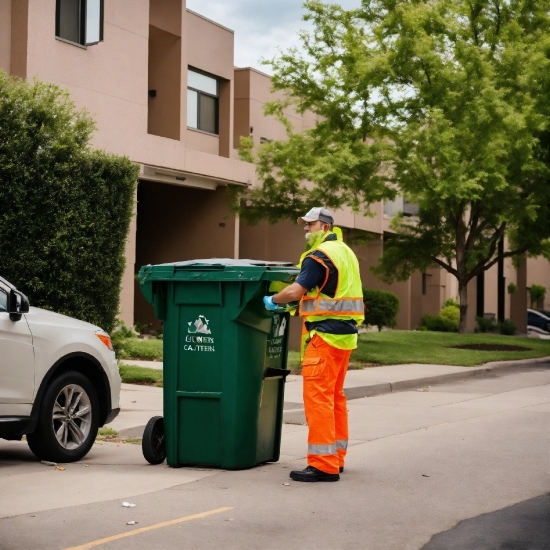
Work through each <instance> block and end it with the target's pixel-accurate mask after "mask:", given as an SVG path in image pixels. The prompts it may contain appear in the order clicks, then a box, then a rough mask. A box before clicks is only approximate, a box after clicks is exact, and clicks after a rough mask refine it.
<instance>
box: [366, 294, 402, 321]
mask: <svg viewBox="0 0 550 550" xmlns="http://www.w3.org/2000/svg"><path fill="white" fill-rule="evenodd" d="M363 300H364V302H365V306H366V310H365V323H366V324H367V325H372V326H376V327H378V330H382V327H390V328H392V327H394V326H395V325H396V323H397V319H396V317H397V313H398V311H399V298H398V297H397V296H396V295H395V294H394V293H393V292H389V291H387V290H368V289H364V290H363Z"/></svg>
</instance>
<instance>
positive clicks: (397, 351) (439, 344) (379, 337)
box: [351, 330, 550, 367]
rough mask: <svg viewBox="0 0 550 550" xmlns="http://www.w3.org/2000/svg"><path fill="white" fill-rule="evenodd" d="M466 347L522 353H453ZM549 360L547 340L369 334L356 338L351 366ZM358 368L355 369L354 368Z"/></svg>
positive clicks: (420, 333)
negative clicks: (501, 348) (516, 348)
mask: <svg viewBox="0 0 550 550" xmlns="http://www.w3.org/2000/svg"><path fill="white" fill-rule="evenodd" d="M466 344H504V345H508V346H523V347H525V348H528V349H527V350H525V351H478V350H466V349H453V346H461V345H466ZM544 356H550V340H539V339H537V338H522V337H516V336H501V335H496V334H486V333H485V334H457V333H452V332H430V331H405V330H403V331H401V330H394V331H388V332H369V333H367V334H361V335H359V347H358V348H357V349H356V350H355V351H354V352H353V355H352V358H351V360H352V362H354V363H356V364H357V363H367V364H372V363H374V364H378V365H399V364H405V363H432V364H439V365H457V366H465V367H472V366H476V365H482V364H483V363H488V362H489V361H506V360H511V359H528V358H532V357H544ZM357 366H358V365H357Z"/></svg>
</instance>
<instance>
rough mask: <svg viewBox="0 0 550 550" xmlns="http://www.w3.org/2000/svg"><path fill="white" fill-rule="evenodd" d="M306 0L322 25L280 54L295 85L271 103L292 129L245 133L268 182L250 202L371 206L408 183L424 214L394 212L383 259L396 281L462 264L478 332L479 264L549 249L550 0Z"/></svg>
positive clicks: (462, 294) (463, 307)
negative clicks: (256, 143)
mask: <svg viewBox="0 0 550 550" xmlns="http://www.w3.org/2000/svg"><path fill="white" fill-rule="evenodd" d="M305 7H306V10H307V13H306V15H305V19H306V20H308V21H311V22H312V23H313V30H312V31H311V32H303V33H302V35H301V39H302V45H303V52H300V51H298V50H297V49H292V50H289V51H288V52H286V53H283V54H281V55H280V56H279V57H278V58H276V59H274V60H271V61H270V62H269V63H270V64H271V67H272V69H273V71H274V76H273V87H274V89H275V90H285V91H286V92H287V100H286V103H285V101H276V102H274V103H272V104H271V105H270V106H269V108H268V112H269V113H271V114H273V115H275V116H277V117H278V118H279V119H280V120H281V121H283V122H284V123H285V124H287V131H288V139H287V140H286V141H284V142H274V143H270V144H265V145H262V146H261V147H260V148H259V150H258V151H257V152H254V151H251V149H250V142H247V141H246V140H245V141H244V143H243V145H244V147H243V155H244V156H245V157H246V156H248V158H249V159H252V158H253V157H255V160H256V162H257V163H258V175H259V179H260V180H261V181H262V186H261V187H259V188H257V189H255V190H253V191H252V192H251V193H250V194H249V195H248V196H246V203H243V204H245V206H242V207H241V215H242V216H243V217H244V219H247V220H249V221H251V222H255V221H257V220H259V219H261V218H262V217H264V218H265V217H266V213H267V217H268V219H269V221H276V220H277V219H280V218H282V217H294V216H296V215H297V214H298V213H299V212H303V211H304V208H307V207H308V206H310V205H312V204H324V205H326V206H328V207H333V208H338V207H341V206H343V205H348V206H351V207H352V208H353V209H354V210H355V211H362V212H364V213H365V214H367V215H368V213H369V208H368V206H369V203H371V202H374V201H377V200H381V199H391V198H393V197H394V196H395V195H396V194H399V195H402V196H404V197H405V198H406V199H407V201H410V202H414V203H416V204H418V206H419V212H418V215H417V216H415V217H413V218H408V217H404V216H402V215H401V216H397V217H396V218H395V219H394V222H393V229H394V230H395V235H394V236H393V238H390V239H388V240H387V243H386V244H385V249H384V254H383V257H382V258H381V260H380V262H379V264H378V266H377V267H376V268H375V273H377V274H378V275H379V277H380V278H381V279H383V280H385V281H386V282H392V281H394V280H396V279H397V280H406V279H407V278H408V277H410V275H411V274H412V273H413V272H414V271H415V270H425V269H427V268H428V267H430V266H434V265H437V266H440V267H441V268H443V269H445V270H447V271H448V272H449V273H451V274H452V275H454V276H455V277H456V278H457V280H458V287H459V298H460V328H459V330H460V331H461V332H464V331H465V329H466V313H467V308H468V294H467V285H468V283H469V281H470V280H472V278H474V277H475V276H476V275H478V274H480V273H482V272H483V271H484V270H486V269H489V268H490V267H491V266H492V265H494V264H495V263H496V262H498V261H499V259H501V258H504V257H512V258H514V259H517V258H519V257H520V256H521V255H523V254H528V255H539V254H542V253H546V254H548V252H549V250H550V245H549V240H548V239H549V237H550V177H549V174H550V162H549V157H550V152H549V147H548V145H549V143H550V139H549V133H548V132H549V130H550V125H549V120H550V116H549V115H550V18H549V13H550V11H549V9H550V3H549V2H548V0H429V1H427V0H408V1H404V0H364V1H363V3H362V6H361V8H359V9H356V10H349V11H346V10H343V9H342V8H340V7H339V6H337V5H326V4H323V3H322V2H319V1H308V2H306V3H305ZM289 104H292V105H293V106H294V107H295V108H296V109H297V110H298V112H302V113H303V112H305V111H306V110H309V111H312V112H313V113H314V114H316V115H317V116H318V122H317V124H316V126H315V127H314V128H312V129H311V130H308V131H306V132H304V133H302V134H295V133H293V132H292V128H291V125H290V123H289V122H288V119H287V118H286V117H285V108H286V107H287V106H288V105H289ZM238 198H239V199H242V197H238ZM501 239H505V242H506V243H507V246H506V247H505V248H504V250H502V249H501V248H500V247H499V242H500V241H501Z"/></svg>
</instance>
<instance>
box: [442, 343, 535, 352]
mask: <svg viewBox="0 0 550 550" xmlns="http://www.w3.org/2000/svg"><path fill="white" fill-rule="evenodd" d="M450 347H452V348H453V349H470V350H475V351H531V349H532V348H526V347H525V346H510V345H508V344H464V345H462V346H450Z"/></svg>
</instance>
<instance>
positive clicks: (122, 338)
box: [111, 320, 136, 357]
mask: <svg viewBox="0 0 550 550" xmlns="http://www.w3.org/2000/svg"><path fill="white" fill-rule="evenodd" d="M135 337H136V332H135V331H134V329H132V328H129V327H127V326H126V324H125V323H124V321H120V320H117V321H116V322H115V330H113V331H112V332H111V342H112V343H113V348H114V350H115V354H116V356H117V357H124V356H125V344H126V342H127V340H128V339H129V338H135Z"/></svg>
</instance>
